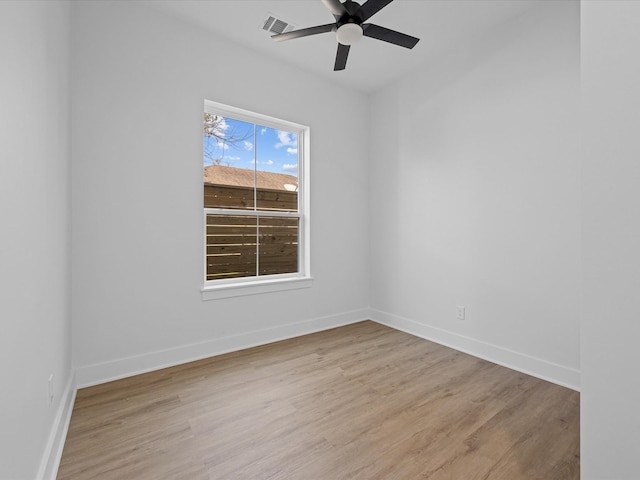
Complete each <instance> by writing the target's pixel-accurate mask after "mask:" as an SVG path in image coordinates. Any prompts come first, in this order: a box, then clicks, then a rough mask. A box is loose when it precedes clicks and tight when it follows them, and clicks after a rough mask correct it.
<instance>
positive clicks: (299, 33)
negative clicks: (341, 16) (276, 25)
mask: <svg viewBox="0 0 640 480" xmlns="http://www.w3.org/2000/svg"><path fill="white" fill-rule="evenodd" d="M335 26H336V24H335V23H328V24H326V25H318V26H315V27H309V28H302V29H300V30H293V31H291V32H287V33H278V34H276V35H271V38H273V39H274V40H275V41H276V42H282V41H284V40H292V39H294V38H302V37H308V36H309V35H317V34H319V33H327V32H330V31H332V30H333V29H334V28H335Z"/></svg>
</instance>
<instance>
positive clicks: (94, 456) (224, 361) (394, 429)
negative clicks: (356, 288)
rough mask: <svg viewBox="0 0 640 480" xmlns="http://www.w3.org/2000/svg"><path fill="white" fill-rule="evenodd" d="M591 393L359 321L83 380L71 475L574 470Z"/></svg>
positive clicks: (488, 475)
mask: <svg viewBox="0 0 640 480" xmlns="http://www.w3.org/2000/svg"><path fill="white" fill-rule="evenodd" d="M579 411H580V407H579V394H578V393H577V392H574V391H571V390H568V389H566V388H563V387H560V386H557V385H553V384H551V383H548V382H545V381H543V380H540V379H537V378H533V377H530V376H527V375H524V374H522V373H518V372H515V371H512V370H509V369H507V368H504V367H500V366H498V365H495V364H492V363H490V362H486V361H483V360H480V359H477V358H475V357H471V356H469V355H465V354H463V353H460V352H457V351H455V350H452V349H449V348H446V347H443V346H441V345H437V344H435V343H432V342H428V341H426V340H423V339H420V338H417V337H413V336H411V335H408V334H405V333H403V332H399V331H396V330H393V329H390V328H388V327H385V326H382V325H379V324H376V323H373V322H361V323H357V324H354V325H349V326H346V327H341V328H337V329H332V330H327V331H324V332H319V333H316V334H312V335H307V336H304V337H299V338H295V339H291V340H286V341H282V342H277V343H274V344H270V345H264V346H261V347H256V348H252V349H248V350H244V351H240V352H233V353H230V354H227V355H221V356H218V357H213V358H208V359H204V360H200V361H197V362H192V363H189V364H185V365H180V366H177V367H172V368H167V369H164V370H160V371H157V372H151V373H148V374H144V375H139V376H136V377H131V378H127V379H123V380H119V381H115V382H110V383H107V384H103V385H98V386H95V387H90V388H86V389H82V390H80V391H79V392H78V395H77V397H76V403H75V405H74V409H73V414H72V418H71V424H70V427H69V433H68V436H67V440H66V443H65V447H64V452H63V456H62V461H61V464H60V469H59V472H58V477H57V478H58V480H71V479H73V480H89V479H92V480H115V479H118V480H119V479H122V478H127V479H141V480H146V479H153V480H157V479H166V480H173V479H185V480H186V479H189V480H212V479H215V480H244V479H265V480H266V479H269V480H316V479H317V480H325V479H330V480H342V479H345V480H346V479H349V480H352V479H361V480H372V479H381V480H382V479H384V480H389V479H398V480H404V479H431V480H461V479H464V480H474V479H477V480H525V479H527V480H530V479H541V480H542V479H544V480H577V479H579V477H580V469H579V465H580V454H579V450H580V445H579Z"/></svg>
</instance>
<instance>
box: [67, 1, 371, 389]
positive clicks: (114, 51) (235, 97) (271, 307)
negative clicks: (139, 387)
mask: <svg viewBox="0 0 640 480" xmlns="http://www.w3.org/2000/svg"><path fill="white" fill-rule="evenodd" d="M73 25H74V33H73V38H72V52H73V54H72V58H73V65H74V68H73V73H72V78H73V132H74V135H73V156H74V168H73V179H72V184H73V185H72V191H73V245H74V248H73V319H74V320H73V337H74V342H73V344H74V363H75V366H76V367H78V368H79V382H80V384H87V383H93V382H99V381H103V380H105V379H106V378H110V377H112V376H118V375H121V374H127V373H131V372H133V371H141V370H145V369H148V368H157V367H158V366H161V365H164V364H169V363H172V362H176V361H181V360H187V359H189V358H193V357H197V356H205V355H211V354H213V353H216V352H220V351H225V350H231V349H236V348H240V347H241V346H247V345H250V344H253V343H262V342H266V341H270V340H275V339H277V338H280V337H283V336H290V335H298V334H301V333H304V332H306V331H310V330H313V329H314V328H324V327H327V326H331V325H337V324H342V323H344V322H348V321H355V320H360V319H363V318H366V308H367V307H368V303H369V299H368V282H367V277H368V268H367V259H368V254H369V250H368V236H367V234H368V226H367V222H366V219H367V214H366V212H367V188H368V185H367V181H366V176H365V175H364V174H363V172H364V171H365V170H366V168H367V165H368V158H367V152H366V149H363V148H362V146H363V145H366V138H367V137H366V133H367V132H366V128H365V126H364V122H363V121H362V119H363V118H366V112H367V98H366V96H365V95H364V94H361V93H357V92H353V91H348V90H345V89H344V88H340V87H337V86H335V85H332V84H329V83H326V82H324V81H322V80H318V79H316V78H315V77H314V76H312V75H309V74H306V73H303V72H302V71H299V70H296V69H295V68H292V67H287V66H283V65H280V64H274V63H273V62H272V61H271V60H269V59H265V58H263V57H262V56H261V55H259V54H256V53H254V52H251V51H249V50H245V49H243V48H241V47H239V46H237V45H234V44H232V43H228V42H226V41H223V40H221V39H219V38H217V37H216V36H215V35H213V34H211V33H208V32H206V31H204V30H202V31H201V30H199V29H197V28H194V27H193V26H191V25H188V24H183V23H181V22H179V21H177V20H174V19H172V18H169V17H165V16H164V15H163V14H161V13H158V12H155V11H153V10H150V9H146V8H144V7H141V6H138V5H131V4H128V3H126V2H99V3H96V2H83V3H76V4H74V5H73ZM317 92H322V95H318V93H317ZM205 98H206V99H210V100H214V101H217V102H221V103H224V104H228V105H232V106H235V107H240V108H245V109H248V110H252V111H255V112H258V113H262V114H265V115H269V116H273V117H277V118H282V119H286V120H290V121H293V122H297V123H300V124H303V125H308V126H310V127H311V175H312V177H311V178H312V179H311V215H312V217H311V218H312V220H311V222H312V223H311V245H312V254H311V255H312V256H311V274H312V276H313V277H314V283H313V286H312V287H311V288H308V289H302V290H292V291H287V292H279V293H273V294H265V295H252V296H245V297H238V298H230V299H222V300H213V301H204V302H203V301H202V299H201V294H200V287H201V283H202V271H203V267H202V262H203V260H202V248H203V247H202V238H203V225H202V223H203V220H202V131H201V129H202V126H201V125H202V112H203V100H204V99H205ZM338 112H339V114H337V113H338ZM160 190H163V191H165V192H166V194H165V195H157V192H158V191H160Z"/></svg>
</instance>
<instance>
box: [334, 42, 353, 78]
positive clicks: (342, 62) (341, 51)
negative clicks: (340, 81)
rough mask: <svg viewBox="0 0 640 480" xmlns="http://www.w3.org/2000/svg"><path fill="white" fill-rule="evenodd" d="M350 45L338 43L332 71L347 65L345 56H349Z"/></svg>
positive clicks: (342, 68)
mask: <svg viewBox="0 0 640 480" xmlns="http://www.w3.org/2000/svg"><path fill="white" fill-rule="evenodd" d="M350 48H351V46H350V45H342V44H341V43H339V44H338V53H337V54H336V64H335V65H334V67H333V71H334V72H335V71H338V70H344V69H345V67H346V66H347V57H348V56H349V49H350Z"/></svg>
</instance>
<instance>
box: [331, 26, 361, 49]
mask: <svg viewBox="0 0 640 480" xmlns="http://www.w3.org/2000/svg"><path fill="white" fill-rule="evenodd" d="M362 33H363V31H362V27H361V26H360V25H358V24H357V23H345V24H344V25H340V27H338V30H336V38H337V39H338V43H341V44H342V45H353V44H354V43H356V42H357V41H358V40H360V39H361V38H362Z"/></svg>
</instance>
